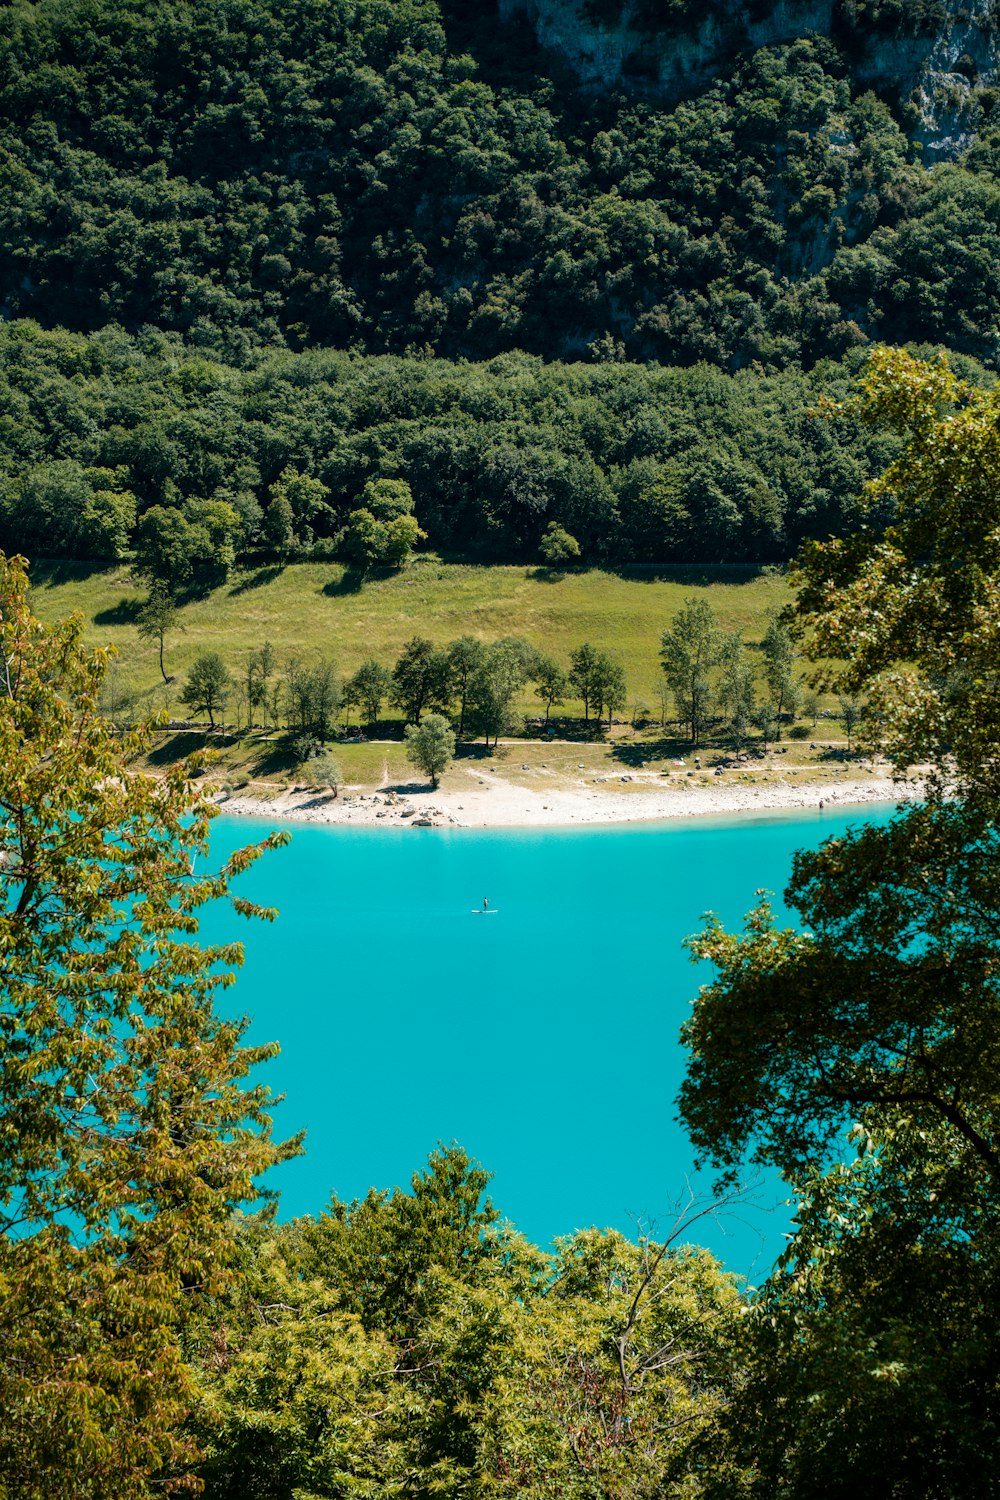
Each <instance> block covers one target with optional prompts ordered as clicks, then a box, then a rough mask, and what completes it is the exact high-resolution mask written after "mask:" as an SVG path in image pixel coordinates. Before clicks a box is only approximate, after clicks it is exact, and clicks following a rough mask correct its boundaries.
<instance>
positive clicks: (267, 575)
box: [229, 563, 285, 599]
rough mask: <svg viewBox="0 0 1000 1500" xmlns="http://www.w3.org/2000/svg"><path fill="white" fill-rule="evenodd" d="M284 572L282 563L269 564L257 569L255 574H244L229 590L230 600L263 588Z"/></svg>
mask: <svg viewBox="0 0 1000 1500" xmlns="http://www.w3.org/2000/svg"><path fill="white" fill-rule="evenodd" d="M284 571H285V565H284V563H269V564H268V566H267V567H265V568H258V569H257V571H256V572H255V573H245V574H244V575H243V577H242V578H241V579H240V580H239V582H238V583H234V584H233V586H232V588H231V589H230V590H229V597H230V598H231V599H235V598H237V597H238V596H239V595H240V594H248V593H250V591H251V589H262V588H265V587H266V586H267V585H268V584H269V583H274V582H275V580H276V579H278V578H280V577H281V575H282V573H283V572H284Z"/></svg>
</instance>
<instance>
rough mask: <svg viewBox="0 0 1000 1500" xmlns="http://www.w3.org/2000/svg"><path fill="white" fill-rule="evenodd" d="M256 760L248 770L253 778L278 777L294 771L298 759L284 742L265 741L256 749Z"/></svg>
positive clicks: (298, 762)
mask: <svg viewBox="0 0 1000 1500" xmlns="http://www.w3.org/2000/svg"><path fill="white" fill-rule="evenodd" d="M258 751H259V753H258V755H257V758H256V759H255V760H254V761H253V763H252V765H251V766H250V767H249V770H250V772H251V774H252V775H253V776H260V777H267V776H280V775H282V774H283V773H284V772H285V771H294V769H295V767H296V766H298V765H299V764H300V761H299V758H298V756H297V755H295V754H294V753H293V751H292V747H291V745H290V744H288V743H287V742H286V741H285V740H266V741H264V743H263V744H261V745H260V746H259V747H258Z"/></svg>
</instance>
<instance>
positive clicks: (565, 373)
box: [0, 322, 976, 583]
mask: <svg viewBox="0 0 1000 1500" xmlns="http://www.w3.org/2000/svg"><path fill="white" fill-rule="evenodd" d="M970 369H972V371H973V373H976V372H975V369H974V367H972V366H970ZM849 375H850V367H847V368H841V367H833V366H827V365H823V366H822V367H820V368H819V369H817V370H816V371H814V372H812V373H810V374H808V375H806V374H803V373H802V372H801V371H798V370H788V371H785V372H782V373H778V374H775V375H772V376H767V377H759V376H756V375H754V374H753V373H752V372H750V371H744V372H740V373H738V374H737V375H736V376H728V375H725V374H723V373H722V372H721V371H719V370H717V369H713V368H712V367H711V366H709V365H704V364H703V365H699V366H695V367H693V368H691V369H689V370H677V369H657V368H655V367H653V368H649V369H645V368H642V367H637V366H630V365H600V366H588V365H572V366H567V365H561V364H555V365H545V364H543V363H542V361H541V360H539V359H538V358H536V357H532V356H529V355H525V354H510V355H503V356H499V357H497V358H496V359H494V360H492V361H490V362H488V363H486V364H477V365H469V364H462V365H454V364H451V363H449V362H446V361H443V360H417V359H412V358H410V359H407V358H403V357H397V356H379V357H366V356H361V355H353V354H349V353H338V352H335V351H318V350H317V351H304V352H302V353H299V354H292V353H289V352H275V353H269V354H262V355H261V356H260V357H259V358H257V359H255V360H253V361H250V362H248V363H247V364H246V366H245V367H244V368H242V369H241V368H236V367H234V366H232V365H227V364H223V363H221V362H219V361H217V360H214V359H212V358H210V357H209V356H208V355H207V354H204V353H201V352H198V351H192V350H190V349H188V348H185V347H184V345H183V344H182V342H181V340H180V339H179V338H178V337H177V336H176V335H165V334H161V333H158V332H155V331H153V330H147V331H145V332H144V333H142V334H139V335H135V336H130V335H128V334H126V333H125V332H124V331H123V330H121V329H105V330H102V331H101V332H99V333H95V334H92V335H90V336H87V335H80V334H70V333H67V332H65V331H61V330H59V331H52V332H46V331H44V330H42V329H40V328H39V327H38V325H37V324H31V323H24V322H21V323H13V324H7V325H3V324H0V413H2V415H0V432H2V451H0V546H5V547H7V548H9V549H10V548H18V547H20V548H23V549H26V550H27V551H28V552H29V554H30V555H34V556H37V555H42V556H64V557H83V558H97V559H109V560H111V559H114V558H116V557H119V556H121V555H123V554H124V553H125V551H126V550H127V549H128V547H129V546H130V545H131V544H132V541H133V540H137V542H138V545H139V546H140V551H141V550H142V548H143V547H145V548H146V550H147V551H148V549H149V547H150V546H151V545H152V543H151V541H150V537H151V534H152V529H153V527H154V525H155V526H158V527H161V528H162V527H163V526H164V525H165V524H166V521H167V520H170V519H173V520H174V521H176V522H177V524H178V525H187V526H188V527H193V528H194V529H195V530H197V531H200V532H201V533H204V536H205V537H206V538H207V540H206V541H205V545H204V548H203V557H202V561H201V562H200V563H199V568H201V574H202V581H203V582H206V583H207V582H211V581H212V580H213V579H217V576H218V571H219V568H220V566H222V565H224V562H225V557H228V558H229V559H230V560H231V559H232V558H233V557H238V556H241V555H248V554H255V553H261V552H267V551H268V550H271V549H273V548H274V545H275V536H274V520H275V517H276V515H277V513H278V512H277V509H276V505H277V504H279V503H280V504H281V505H284V504H285V503H287V505H288V507H289V522H288V524H289V535H288V537H287V538H286V544H285V547H284V555H286V556H289V557H296V556H300V557H301V556H313V557H317V556H318V557H323V556H330V555H332V553H333V551H334V549H335V547H336V546H337V538H338V537H339V536H340V535H341V533H342V532H343V528H344V526H345V523H346V521H347V519H348V517H349V516H350V515H351V513H352V512H354V511H355V509H356V507H357V506H358V505H359V504H361V502H362V498H363V497H364V494H365V487H366V485H369V484H370V483H371V481H373V480H376V481H377V480H379V479H380V478H382V479H383V487H384V476H390V477H395V478H400V479H402V480H404V481H405V483H406V484H407V485H409V487H410V491H411V492H412V498H413V504H414V506H415V510H416V516H417V519H418V521H419V523H420V525H421V526H422V527H423V528H424V529H425V531H426V533H427V535H428V537H429V540H430V544H431V545H432V546H433V547H435V548H437V549H439V550H441V551H443V552H445V553H449V554H452V555H456V554H462V555H465V556H468V557H472V558H476V559H479V560H483V561H488V560H491V559H496V558H502V559H510V558H518V557H525V558H532V559H535V560H537V559H538V545H539V539H540V538H541V536H542V534H543V533H544V531H545V529H546V527H547V525H548V524H549V523H551V522H553V521H555V522H558V523H559V524H560V525H563V526H565V527H566V528H567V529H568V531H569V532H570V533H571V534H572V535H573V536H574V537H576V538H577V539H578V540H579V543H580V545H581V548H582V553H583V558H584V560H585V561H586V562H590V563H593V562H603V563H605V564H608V565H618V564H621V563H629V562H662V561H669V560H677V559H684V558H686V557H689V556H691V555H694V556H695V557H697V558H698V559H699V560H706V561H739V560H751V561H762V562H778V561H781V560H783V559H784V558H786V557H788V556H789V555H790V554H791V552H792V551H793V550H794V549H795V548H796V547H797V546H798V545H799V544H800V543H801V542H802V540H803V539H804V538H807V537H813V536H823V535H827V534H828V533H829V532H830V531H835V532H836V531H840V530H842V529H843V527H844V525H845V524H846V523H847V522H848V521H849V518H850V516H851V514H852V512H853V508H854V506H855V502H856V497H857V496H858V494H859V492H860V490H861V487H862V485H863V484H864V482H865V481H866V480H867V479H868V478H870V477H871V475H872V474H873V473H875V472H877V471H878V469H879V468H880V467H882V466H883V465H884V462H885V461H886V459H887V457H888V456H889V454H890V453H891V451H892V446H891V444H892V440H891V439H888V440H887V439H886V438H884V437H882V436H875V435H873V434H872V433H871V432H870V431H868V430H866V429H864V428H862V426H861V425H860V424H858V423H857V422H855V421H853V420H852V419H851V418H850V417H838V418H836V419H832V420H824V419H822V418H819V417H817V416H816V415H815V414H813V412H812V408H813V407H814V406H815V404H816V403H817V402H818V401H819V398H820V396H821V395H823V394H824V393H827V394H830V393H844V392H845V391H846V390H847V388H848V381H849ZM220 537H222V538H224V539H225V545H226V547H227V548H228V552H226V553H225V554H224V552H223V545H222V543H221V542H220V541H219V538H220ZM195 571H196V572H197V571H198V569H197V568H196V569H195Z"/></svg>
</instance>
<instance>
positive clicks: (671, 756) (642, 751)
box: [611, 736, 691, 768]
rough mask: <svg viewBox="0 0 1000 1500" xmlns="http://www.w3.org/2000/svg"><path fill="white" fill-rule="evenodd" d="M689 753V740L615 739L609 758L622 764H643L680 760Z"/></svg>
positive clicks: (636, 765) (634, 766) (633, 765)
mask: <svg viewBox="0 0 1000 1500" xmlns="http://www.w3.org/2000/svg"><path fill="white" fill-rule="evenodd" d="M690 753H691V741H690V740H678V739H669V738H667V737H666V736H664V737H663V738H662V739H658V740H616V741H615V743H614V744H613V745H612V746H611V759H612V760H617V761H621V763H622V765H623V766H632V767H633V768H636V767H638V766H644V765H645V764H646V763H647V761H651V760H681V759H682V758H683V757H684V756H685V755H689V754H690Z"/></svg>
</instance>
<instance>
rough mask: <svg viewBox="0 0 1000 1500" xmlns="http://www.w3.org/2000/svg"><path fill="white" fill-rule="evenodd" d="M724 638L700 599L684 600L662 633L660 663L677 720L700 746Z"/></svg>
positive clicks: (709, 606)
mask: <svg viewBox="0 0 1000 1500" xmlns="http://www.w3.org/2000/svg"><path fill="white" fill-rule="evenodd" d="M723 649H724V637H723V634H722V631H721V630H720V629H719V625H718V621H717V620H716V616H715V611H714V609H713V608H712V606H711V605H710V604H709V602H708V600H707V599H704V598H691V599H688V600H687V601H686V603H685V605H684V607H683V609H681V610H679V611H678V613H677V614H676V615H674V618H673V621H672V623H671V626H670V629H669V630H665V631H664V632H663V637H662V643H661V648H660V663H661V665H662V667H663V675H664V677H665V678H666V680H667V683H668V685H669V687H670V691H671V692H672V693H673V696H674V702H675V704H676V706H677V714H678V717H679V718H680V719H681V720H682V722H684V723H686V724H687V726H688V731H689V733H690V735H691V743H692V744H693V745H698V744H699V743H700V742H701V735H702V731H703V729H704V727H705V720H706V718H707V717H708V712H709V706H710V704H711V701H712V676H711V673H712V668H713V667H715V666H716V665H717V664H718V662H719V661H720V659H721V657H722V652H723Z"/></svg>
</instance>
